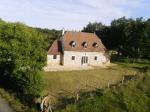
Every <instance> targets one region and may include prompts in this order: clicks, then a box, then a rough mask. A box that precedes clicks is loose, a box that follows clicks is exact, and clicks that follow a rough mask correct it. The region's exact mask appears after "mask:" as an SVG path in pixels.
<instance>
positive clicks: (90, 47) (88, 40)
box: [48, 31, 106, 55]
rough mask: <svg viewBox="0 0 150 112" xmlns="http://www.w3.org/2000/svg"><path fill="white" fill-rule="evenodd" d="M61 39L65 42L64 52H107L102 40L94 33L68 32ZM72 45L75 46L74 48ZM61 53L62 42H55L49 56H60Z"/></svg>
mask: <svg viewBox="0 0 150 112" xmlns="http://www.w3.org/2000/svg"><path fill="white" fill-rule="evenodd" d="M61 38H62V40H63V50H64V51H78V52H103V51H105V50H106V48H105V46H104V45H103V44H102V42H101V40H100V38H99V37H97V36H96V35H95V34H94V33H85V32H73V31H66V32H65V33H64V35H63V36H62V37H61ZM72 43H74V44H75V46H72V45H71V44H72ZM84 45H86V46H84ZM95 45H96V47H94V46H95ZM61 52H62V43H61V41H60V40H55V41H54V42H53V44H52V46H51V47H50V49H49V50H48V54H53V55H58V54H60V53H61Z"/></svg>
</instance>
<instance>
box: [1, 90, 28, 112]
mask: <svg viewBox="0 0 150 112" xmlns="http://www.w3.org/2000/svg"><path fill="white" fill-rule="evenodd" d="M0 95H1V96H2V97H3V98H5V99H6V100H7V101H8V102H9V104H10V106H11V107H12V108H13V109H14V110H15V111H16V112H31V111H29V108H28V107H27V106H25V105H24V104H22V103H21V101H20V100H19V99H18V98H16V97H15V96H14V95H13V94H11V93H9V92H8V91H5V90H4V89H3V88H0Z"/></svg>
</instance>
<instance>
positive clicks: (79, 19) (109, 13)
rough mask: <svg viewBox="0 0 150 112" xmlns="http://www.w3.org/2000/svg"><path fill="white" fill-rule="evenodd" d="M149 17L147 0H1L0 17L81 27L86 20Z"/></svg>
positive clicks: (149, 0)
mask: <svg viewBox="0 0 150 112" xmlns="http://www.w3.org/2000/svg"><path fill="white" fill-rule="evenodd" d="M123 16H125V17H127V18H137V17H143V18H145V19H147V18H150V0H0V18H1V19H3V20H5V21H9V22H22V23H25V24H27V25H29V26H33V27H41V28H49V29H57V30H60V29H62V28H65V29H67V30H82V29H83V27H84V26H86V25H87V24H88V23H89V22H95V21H97V22H102V23H103V24H105V25H109V24H110V23H111V21H112V20H114V19H117V18H120V17H123Z"/></svg>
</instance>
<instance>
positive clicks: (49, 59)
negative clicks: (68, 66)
mask: <svg viewBox="0 0 150 112" xmlns="http://www.w3.org/2000/svg"><path fill="white" fill-rule="evenodd" d="M47 64H48V65H59V64H60V55H57V58H56V59H53V55H47Z"/></svg>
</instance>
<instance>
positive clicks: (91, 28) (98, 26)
mask: <svg viewBox="0 0 150 112" xmlns="http://www.w3.org/2000/svg"><path fill="white" fill-rule="evenodd" d="M104 27H105V26H104V25H103V24H102V23H98V22H94V23H91V22H89V24H87V26H86V27H84V28H83V30H82V31H83V32H91V33H94V32H96V31H100V30H102V29H103V28H104Z"/></svg>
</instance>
